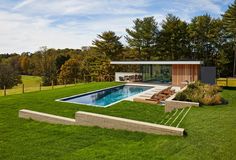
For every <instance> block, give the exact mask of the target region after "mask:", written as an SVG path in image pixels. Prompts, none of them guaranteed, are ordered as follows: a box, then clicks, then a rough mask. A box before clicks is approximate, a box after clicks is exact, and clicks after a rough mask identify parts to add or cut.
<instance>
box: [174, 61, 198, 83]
mask: <svg viewBox="0 0 236 160" xmlns="http://www.w3.org/2000/svg"><path fill="white" fill-rule="evenodd" d="M199 75H200V65H198V64H173V65H172V85H177V86H180V85H181V83H182V82H184V81H186V80H187V81H189V82H192V81H196V80H199Z"/></svg>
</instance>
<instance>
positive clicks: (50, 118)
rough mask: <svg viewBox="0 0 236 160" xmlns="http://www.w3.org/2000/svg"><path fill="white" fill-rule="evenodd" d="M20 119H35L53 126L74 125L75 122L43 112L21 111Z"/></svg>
mask: <svg viewBox="0 0 236 160" xmlns="http://www.w3.org/2000/svg"><path fill="white" fill-rule="evenodd" d="M19 117H20V118H24V119H33V120H36V121H40V122H47V123H52V124H64V125H74V124H75V120H74V119H71V118H66V117H60V116H55V115H52V114H46V113H41V112H35V111H30V110H25V109H22V110H20V111H19Z"/></svg>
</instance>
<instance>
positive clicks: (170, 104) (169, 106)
mask: <svg viewBox="0 0 236 160" xmlns="http://www.w3.org/2000/svg"><path fill="white" fill-rule="evenodd" d="M191 106H195V107H199V103H196V102H186V101H175V100H166V101H165V112H171V111H173V110H174V109H181V108H186V107H191Z"/></svg>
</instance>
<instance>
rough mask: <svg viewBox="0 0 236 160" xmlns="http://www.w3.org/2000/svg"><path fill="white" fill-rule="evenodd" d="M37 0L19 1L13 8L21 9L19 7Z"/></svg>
mask: <svg viewBox="0 0 236 160" xmlns="http://www.w3.org/2000/svg"><path fill="white" fill-rule="evenodd" d="M34 1H35V0H24V1H22V2H20V3H18V4H17V5H16V6H15V7H14V8H13V9H19V8H22V7H24V6H26V5H28V4H30V3H33V2H34Z"/></svg>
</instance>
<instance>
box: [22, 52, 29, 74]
mask: <svg viewBox="0 0 236 160" xmlns="http://www.w3.org/2000/svg"><path fill="white" fill-rule="evenodd" d="M19 63H20V68H21V73H22V74H28V72H29V65H30V60H29V53H22V54H21V57H20V58H19Z"/></svg>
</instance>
